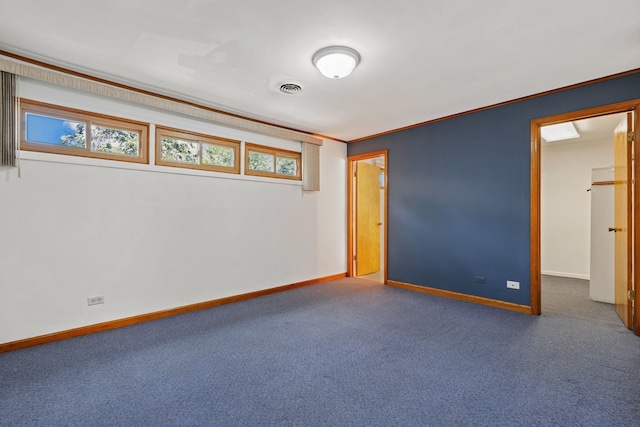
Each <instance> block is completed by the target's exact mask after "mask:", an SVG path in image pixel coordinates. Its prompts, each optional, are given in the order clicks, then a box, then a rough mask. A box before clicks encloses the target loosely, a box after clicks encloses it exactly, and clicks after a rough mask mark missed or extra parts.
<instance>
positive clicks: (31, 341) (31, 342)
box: [0, 273, 347, 354]
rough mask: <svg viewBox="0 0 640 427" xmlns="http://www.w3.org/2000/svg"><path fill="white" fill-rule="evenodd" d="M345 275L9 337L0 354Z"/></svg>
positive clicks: (340, 277)
mask: <svg viewBox="0 0 640 427" xmlns="http://www.w3.org/2000/svg"><path fill="white" fill-rule="evenodd" d="M346 276H347V273H340V274H334V275H332V276H326V277H321V278H318V279H312V280H306V281H304V282H298V283H293V284H290V285H284V286H278V287H276V288H270V289H263V290H260V291H255V292H249V293H246V294H240V295H233V296H230V297H225V298H220V299H216V300H211V301H205V302H200V303H197V304H190V305H185V306H182V307H177V308H172V309H169V310H162V311H156V312H154V313H147V314H141V315H138V316H132V317H127V318H124V319H118V320H112V321H109V322H103V323H98V324H95V325H89V326H83V327H80V328H75V329H69V330H66V331H60V332H54V333H52V334H47V335H40V336H37V337H33V338H26V339H23V340H18V341H12V342H8V343H4V344H0V354H1V353H6V352H9V351H15V350H20V349H23V348H27V347H33V346H36V345H40V344H47V343H50V342H55V341H61V340H66V339H69V338H75V337H79V336H82V335H89V334H94V333H97V332H102V331H108V330H111V329H117V328H123V327H125V326H130V325H135V324H136V323H142V322H148V321H150V320H156V319H162V318H163V317H169V316H175V315H178V314H184V313H189V312H192V311H197V310H204V309H206V308H211V307H217V306H219V305H225V304H231V303H234V302H239V301H246V300H249V299H253V298H258V297H261V296H265V295H270V294H275V293H278V292H284V291H290V290H292V289H296V288H302V287H304V286H311V285H316V284H318V283H323V282H329V281H331V280H338V279H342V278H344V277H346Z"/></svg>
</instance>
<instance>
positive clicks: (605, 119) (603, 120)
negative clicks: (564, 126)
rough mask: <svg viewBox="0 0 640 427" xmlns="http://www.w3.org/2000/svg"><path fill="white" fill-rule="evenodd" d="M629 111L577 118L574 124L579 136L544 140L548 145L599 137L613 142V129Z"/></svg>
mask: <svg viewBox="0 0 640 427" xmlns="http://www.w3.org/2000/svg"><path fill="white" fill-rule="evenodd" d="M626 116H627V113H617V114H608V115H606V116H598V117H591V118H589V119H582V120H575V121H574V122H573V125H574V126H575V127H576V130H577V131H578V133H579V134H580V137H579V138H575V139H565V140H561V141H553V142H547V141H545V140H544V138H543V142H544V144H545V145H547V144H548V146H552V145H554V146H555V145H561V144H567V143H574V142H586V141H593V140H598V139H610V140H611V143H613V131H614V130H615V128H616V127H617V126H618V124H619V123H620V122H621V121H622V120H623V119H625V120H626Z"/></svg>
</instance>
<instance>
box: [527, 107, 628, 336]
mask: <svg viewBox="0 0 640 427" xmlns="http://www.w3.org/2000/svg"><path fill="white" fill-rule="evenodd" d="M629 111H633V112H634V119H633V120H634V131H635V132H636V137H635V138H634V142H633V152H634V155H640V138H639V137H638V129H639V127H640V99H634V100H631V101H626V102H619V103H616V104H610V105H604V106H600V107H594V108H588V109H584V110H579V111H572V112H568V113H562V114H556V115H553V116H548V117H542V118H539V119H535V120H531V213H530V215H531V217H530V221H531V223H530V224H531V248H530V250H531V252H530V256H531V261H530V262H531V314H535V315H539V314H540V313H541V310H542V307H541V297H542V288H541V280H542V266H541V244H540V225H541V213H540V205H541V200H540V187H541V173H542V171H541V162H542V161H541V156H540V153H541V145H540V144H541V136H540V127H542V126H546V125H552V124H556V123H563V122H569V121H574V120H581V119H588V118H592V117H598V116H604V115H608V114H616V113H624V112H629ZM639 164H640V159H636V160H635V161H634V162H633V171H632V178H633V183H632V185H633V187H634V190H633V196H632V208H631V209H630V210H631V212H630V213H631V214H632V215H633V218H634V219H633V224H634V229H633V230H632V235H630V236H629V237H630V238H631V240H632V244H631V246H632V256H631V258H630V260H631V263H632V266H631V267H632V272H633V273H632V276H631V277H632V283H633V287H634V289H637V286H636V284H638V283H640V268H639V267H640V251H638V250H637V249H638V244H639V243H640V227H638V226H636V223H637V220H638V219H639V218H640V191H636V188H635V183H636V182H640V167H639ZM632 323H633V330H634V333H635V334H636V335H638V336H640V304H638V298H637V297H636V299H635V301H634V304H633V322H632Z"/></svg>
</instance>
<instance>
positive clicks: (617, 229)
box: [609, 227, 622, 233]
mask: <svg viewBox="0 0 640 427" xmlns="http://www.w3.org/2000/svg"><path fill="white" fill-rule="evenodd" d="M609 231H613V232H614V233H616V232H618V231H622V228H620V227H609Z"/></svg>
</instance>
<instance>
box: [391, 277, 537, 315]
mask: <svg viewBox="0 0 640 427" xmlns="http://www.w3.org/2000/svg"><path fill="white" fill-rule="evenodd" d="M387 285H389V286H393V287H396V288H401V289H407V290H410V291H414V292H421V293H423V294H430V295H436V296H439V297H446V298H452V299H457V300H460V301H466V302H472V303H475V304H482V305H488V306H490V307H496V308H502V309H504V310H510V311H516V312H518V313H524V314H535V313H532V312H531V307H530V306H528V305H520V304H514V303H511V302H505V301H500V300H495V299H490V298H484V297H477V296H475V295H467V294H461V293H459V292H453V291H445V290H443V289H436V288H430V287H428V286H419V285H412V284H410V283H404V282H396V281H395V280H387Z"/></svg>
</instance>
